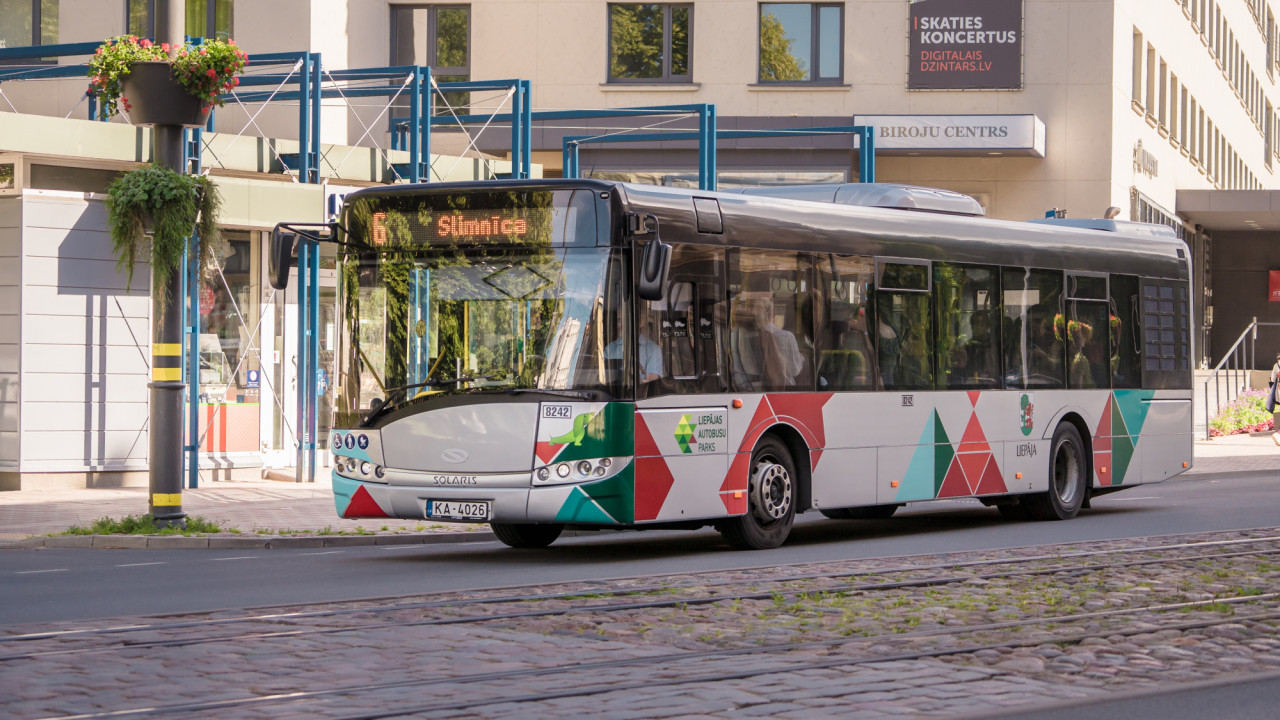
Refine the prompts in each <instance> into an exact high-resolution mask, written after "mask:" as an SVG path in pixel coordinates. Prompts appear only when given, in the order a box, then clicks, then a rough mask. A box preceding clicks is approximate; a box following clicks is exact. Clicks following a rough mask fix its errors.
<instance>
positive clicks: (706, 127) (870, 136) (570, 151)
mask: <svg viewBox="0 0 1280 720" xmlns="http://www.w3.org/2000/svg"><path fill="white" fill-rule="evenodd" d="M835 134H850V135H854V136H856V137H857V138H858V181H859V182H867V183H870V182H875V181H876V152H875V128H874V127H871V126H870V125H840V126H833V127H813V128H779V129H772V130H716V129H715V107H714V106H712V107H711V111H710V113H709V116H708V117H707V119H704V118H703V117H700V118H699V124H698V129H697V130H696V131H694V130H675V131H671V132H656V133H633V134H625V133H624V134H618V135H604V136H600V135H568V136H566V137H565V138H564V140H563V144H562V146H561V151H560V152H561V157H562V159H563V164H564V176H565V177H567V178H576V177H579V175H580V171H581V167H580V165H579V160H578V148H579V146H580V145H583V144H587V143H622V142H663V141H671V140H697V141H698V188H699V189H701V190H715V189H716V147H715V146H716V141H717V140H734V139H740V138H760V137H789V136H795V135H835Z"/></svg>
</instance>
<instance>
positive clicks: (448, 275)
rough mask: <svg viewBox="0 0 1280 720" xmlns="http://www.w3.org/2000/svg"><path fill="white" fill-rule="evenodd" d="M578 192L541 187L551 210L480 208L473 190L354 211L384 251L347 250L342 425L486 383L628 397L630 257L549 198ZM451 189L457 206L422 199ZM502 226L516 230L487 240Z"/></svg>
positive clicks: (351, 220)
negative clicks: (383, 408)
mask: <svg viewBox="0 0 1280 720" xmlns="http://www.w3.org/2000/svg"><path fill="white" fill-rule="evenodd" d="M576 192H577V191H569V192H564V191H555V192H550V191H548V192H545V193H540V194H541V195H544V196H548V197H545V198H542V199H543V200H545V201H547V202H546V205H545V206H544V208H545V209H546V210H547V211H546V212H542V211H541V210H540V209H537V208H533V209H531V208H529V207H527V206H524V205H521V204H520V202H519V201H521V200H524V199H525V198H510V199H511V200H516V201H517V202H514V203H513V202H510V201H508V202H507V203H505V204H501V203H497V204H491V205H490V207H486V208H475V207H474V206H471V203H469V202H467V201H468V200H473V199H474V198H473V196H468V195H452V196H440V195H435V196H428V195H414V196H407V197H401V198H395V199H396V200H397V201H398V202H397V203H396V204H398V205H399V206H400V207H396V204H393V205H391V206H388V205H386V204H384V205H380V206H379V205H375V206H371V207H364V208H359V210H360V212H353V213H351V214H349V215H348V225H347V227H348V228H349V231H350V234H351V235H354V236H359V235H360V234H362V233H368V234H367V235H365V237H377V236H379V235H378V234H379V233H384V232H385V234H384V235H381V239H382V241H383V242H382V243H380V244H383V245H384V247H383V248H377V249H373V248H370V249H367V250H365V249H361V248H360V246H359V245H357V244H355V243H353V244H352V245H351V246H350V247H349V248H348V249H347V251H346V252H344V253H343V255H342V262H341V266H340V272H341V274H342V299H341V301H340V302H341V303H342V307H343V312H342V317H343V318H344V319H345V323H344V325H345V327H344V328H343V332H342V334H341V341H342V343H343V347H342V348H341V350H340V352H339V358H340V359H339V381H340V386H339V388H338V408H337V410H338V417H337V418H335V420H336V421H337V422H338V424H339V425H340V426H346V427H351V426H354V425H356V424H359V423H360V422H362V421H363V420H364V419H365V418H366V417H368V416H369V411H370V409H371V408H374V407H376V405H374V402H375V400H378V399H382V400H385V401H387V403H386V404H387V407H388V409H399V408H401V407H411V406H418V405H423V406H425V405H426V404H429V403H430V401H431V400H432V399H434V398H439V397H443V396H449V395H457V394H459V393H469V392H480V391H488V392H500V391H511V390H547V391H578V392H590V393H593V394H600V395H599V397H601V399H604V398H615V399H616V398H623V397H627V396H628V395H629V394H630V393H629V386H630V382H629V378H630V376H631V373H629V372H625V371H624V368H625V364H626V362H627V361H628V357H627V356H628V355H629V353H628V352H627V351H626V348H627V346H628V343H625V342H623V341H622V339H621V338H624V337H625V335H624V334H621V333H622V332H623V331H625V328H624V327H623V321H622V320H620V319H625V318H628V317H629V315H630V313H629V312H628V311H627V297H626V293H627V290H626V288H627V283H626V278H627V269H626V258H625V255H624V253H623V251H621V250H610V249H609V248H607V247H599V248H598V247H596V246H595V245H596V242H595V237H594V232H595V222H594V219H592V220H591V222H589V223H588V222H583V221H582V218H581V217H580V216H579V217H578V218H572V217H570V216H571V215H572V214H573V212H571V209H572V208H573V204H572V202H571V199H570V198H564V200H570V202H559V201H561V198H558V197H551V196H559V195H562V194H563V195H566V196H567V195H568V194H569V193H576ZM531 194H533V193H519V195H521V196H528V195H531ZM486 195H490V196H493V195H496V193H487V194H486ZM504 195H514V194H506V193H504ZM442 197H443V198H444V199H446V200H452V202H453V204H454V205H455V209H453V210H451V209H447V208H440V207H436V208H431V207H423V206H424V205H430V204H436V205H439V204H441V199H442ZM379 199H380V200H385V199H386V198H379ZM406 199H407V200H411V201H413V202H414V203H415V204H418V207H404V201H405V200H406ZM492 199H493V198H492V197H489V198H486V200H490V201H492ZM457 206H461V207H457ZM588 209H590V208H588ZM577 212H581V208H579V209H578V211H577ZM375 218H377V220H376V221H375ZM517 220H520V221H521V222H519V223H517ZM375 222H381V223H382V229H379V228H378V227H377V226H376V225H374V223H375ZM482 222H483V223H487V224H488V228H477V227H476V223H482ZM504 223H505V229H506V230H509V231H511V232H510V233H508V234H507V237H505V238H497V237H492V236H491V235H490V234H488V233H491V232H493V230H492V229H493V228H497V232H499V233H501V232H503V229H504ZM441 227H444V228H446V229H448V233H446V235H441V234H439V233H441V232H442V231H441V230H440V228H441ZM454 228H458V232H463V233H465V232H477V231H478V232H481V233H484V234H483V235H482V236H475V235H470V236H467V235H462V236H459V235H455V234H454V232H455V231H454ZM517 228H520V230H519V231H517ZM575 228H577V229H581V230H583V231H587V230H589V231H590V233H591V234H592V235H591V237H589V238H586V239H583V238H581V237H579V236H578V234H576V233H575ZM500 240H505V242H499V241H500ZM379 404H380V403H379Z"/></svg>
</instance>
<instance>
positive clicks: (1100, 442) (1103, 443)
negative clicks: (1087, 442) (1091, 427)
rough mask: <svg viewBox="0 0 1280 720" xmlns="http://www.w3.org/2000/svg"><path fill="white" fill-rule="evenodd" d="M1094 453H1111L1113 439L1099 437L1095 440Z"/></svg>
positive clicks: (1103, 436)
mask: <svg viewBox="0 0 1280 720" xmlns="http://www.w3.org/2000/svg"><path fill="white" fill-rule="evenodd" d="M1093 451H1094V452H1111V437H1110V436H1105V435H1099V436H1098V437H1095V438H1094V439H1093Z"/></svg>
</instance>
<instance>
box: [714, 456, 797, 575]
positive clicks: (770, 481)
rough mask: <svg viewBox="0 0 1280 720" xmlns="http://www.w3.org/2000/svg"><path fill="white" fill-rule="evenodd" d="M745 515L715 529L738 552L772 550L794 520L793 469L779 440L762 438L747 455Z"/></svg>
mask: <svg viewBox="0 0 1280 720" xmlns="http://www.w3.org/2000/svg"><path fill="white" fill-rule="evenodd" d="M750 472H751V476H750V479H749V481H748V483H747V512H746V514H744V515H739V516H737V517H732V518H727V519H725V520H721V521H720V522H719V523H717V525H716V529H717V530H719V531H720V534H721V535H723V536H724V539H725V540H727V541H729V544H730V545H732V546H734V547H735V548H738V549H739V550H767V549H769V548H776V547H778V546H779V545H781V544H782V543H783V542H784V541H786V539H787V535H789V534H790V533H791V525H792V523H794V522H795V519H796V479H797V475H796V465H795V462H794V461H793V460H792V459H791V453H790V452H789V451H788V450H787V446H786V445H785V444H783V442H782V440H780V439H779V438H777V437H775V436H773V435H766V436H765V437H764V438H763V439H761V440H760V443H759V444H758V445H756V449H755V450H754V451H753V452H752V453H751V470H750Z"/></svg>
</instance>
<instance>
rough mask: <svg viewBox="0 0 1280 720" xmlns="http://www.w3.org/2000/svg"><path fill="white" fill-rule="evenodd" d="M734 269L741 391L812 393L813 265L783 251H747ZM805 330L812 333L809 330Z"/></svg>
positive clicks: (734, 353)
mask: <svg viewBox="0 0 1280 720" xmlns="http://www.w3.org/2000/svg"><path fill="white" fill-rule="evenodd" d="M733 258H734V260H731V261H730V264H729V356H730V361H731V368H732V373H733V387H734V388H735V389H738V390H757V391H758V390H802V389H812V385H813V347H812V342H811V341H810V339H809V336H810V333H811V328H812V322H811V318H812V314H811V313H809V314H808V318H806V313H805V311H804V305H806V304H808V301H809V298H808V293H809V288H808V283H807V281H806V278H807V276H808V267H807V265H808V263H807V260H806V259H804V256H800V255H797V254H796V253H783V252H751V251H742V252H737V253H734V254H733ZM806 326H807V327H808V328H810V329H808V330H807V329H805V328H806Z"/></svg>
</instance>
